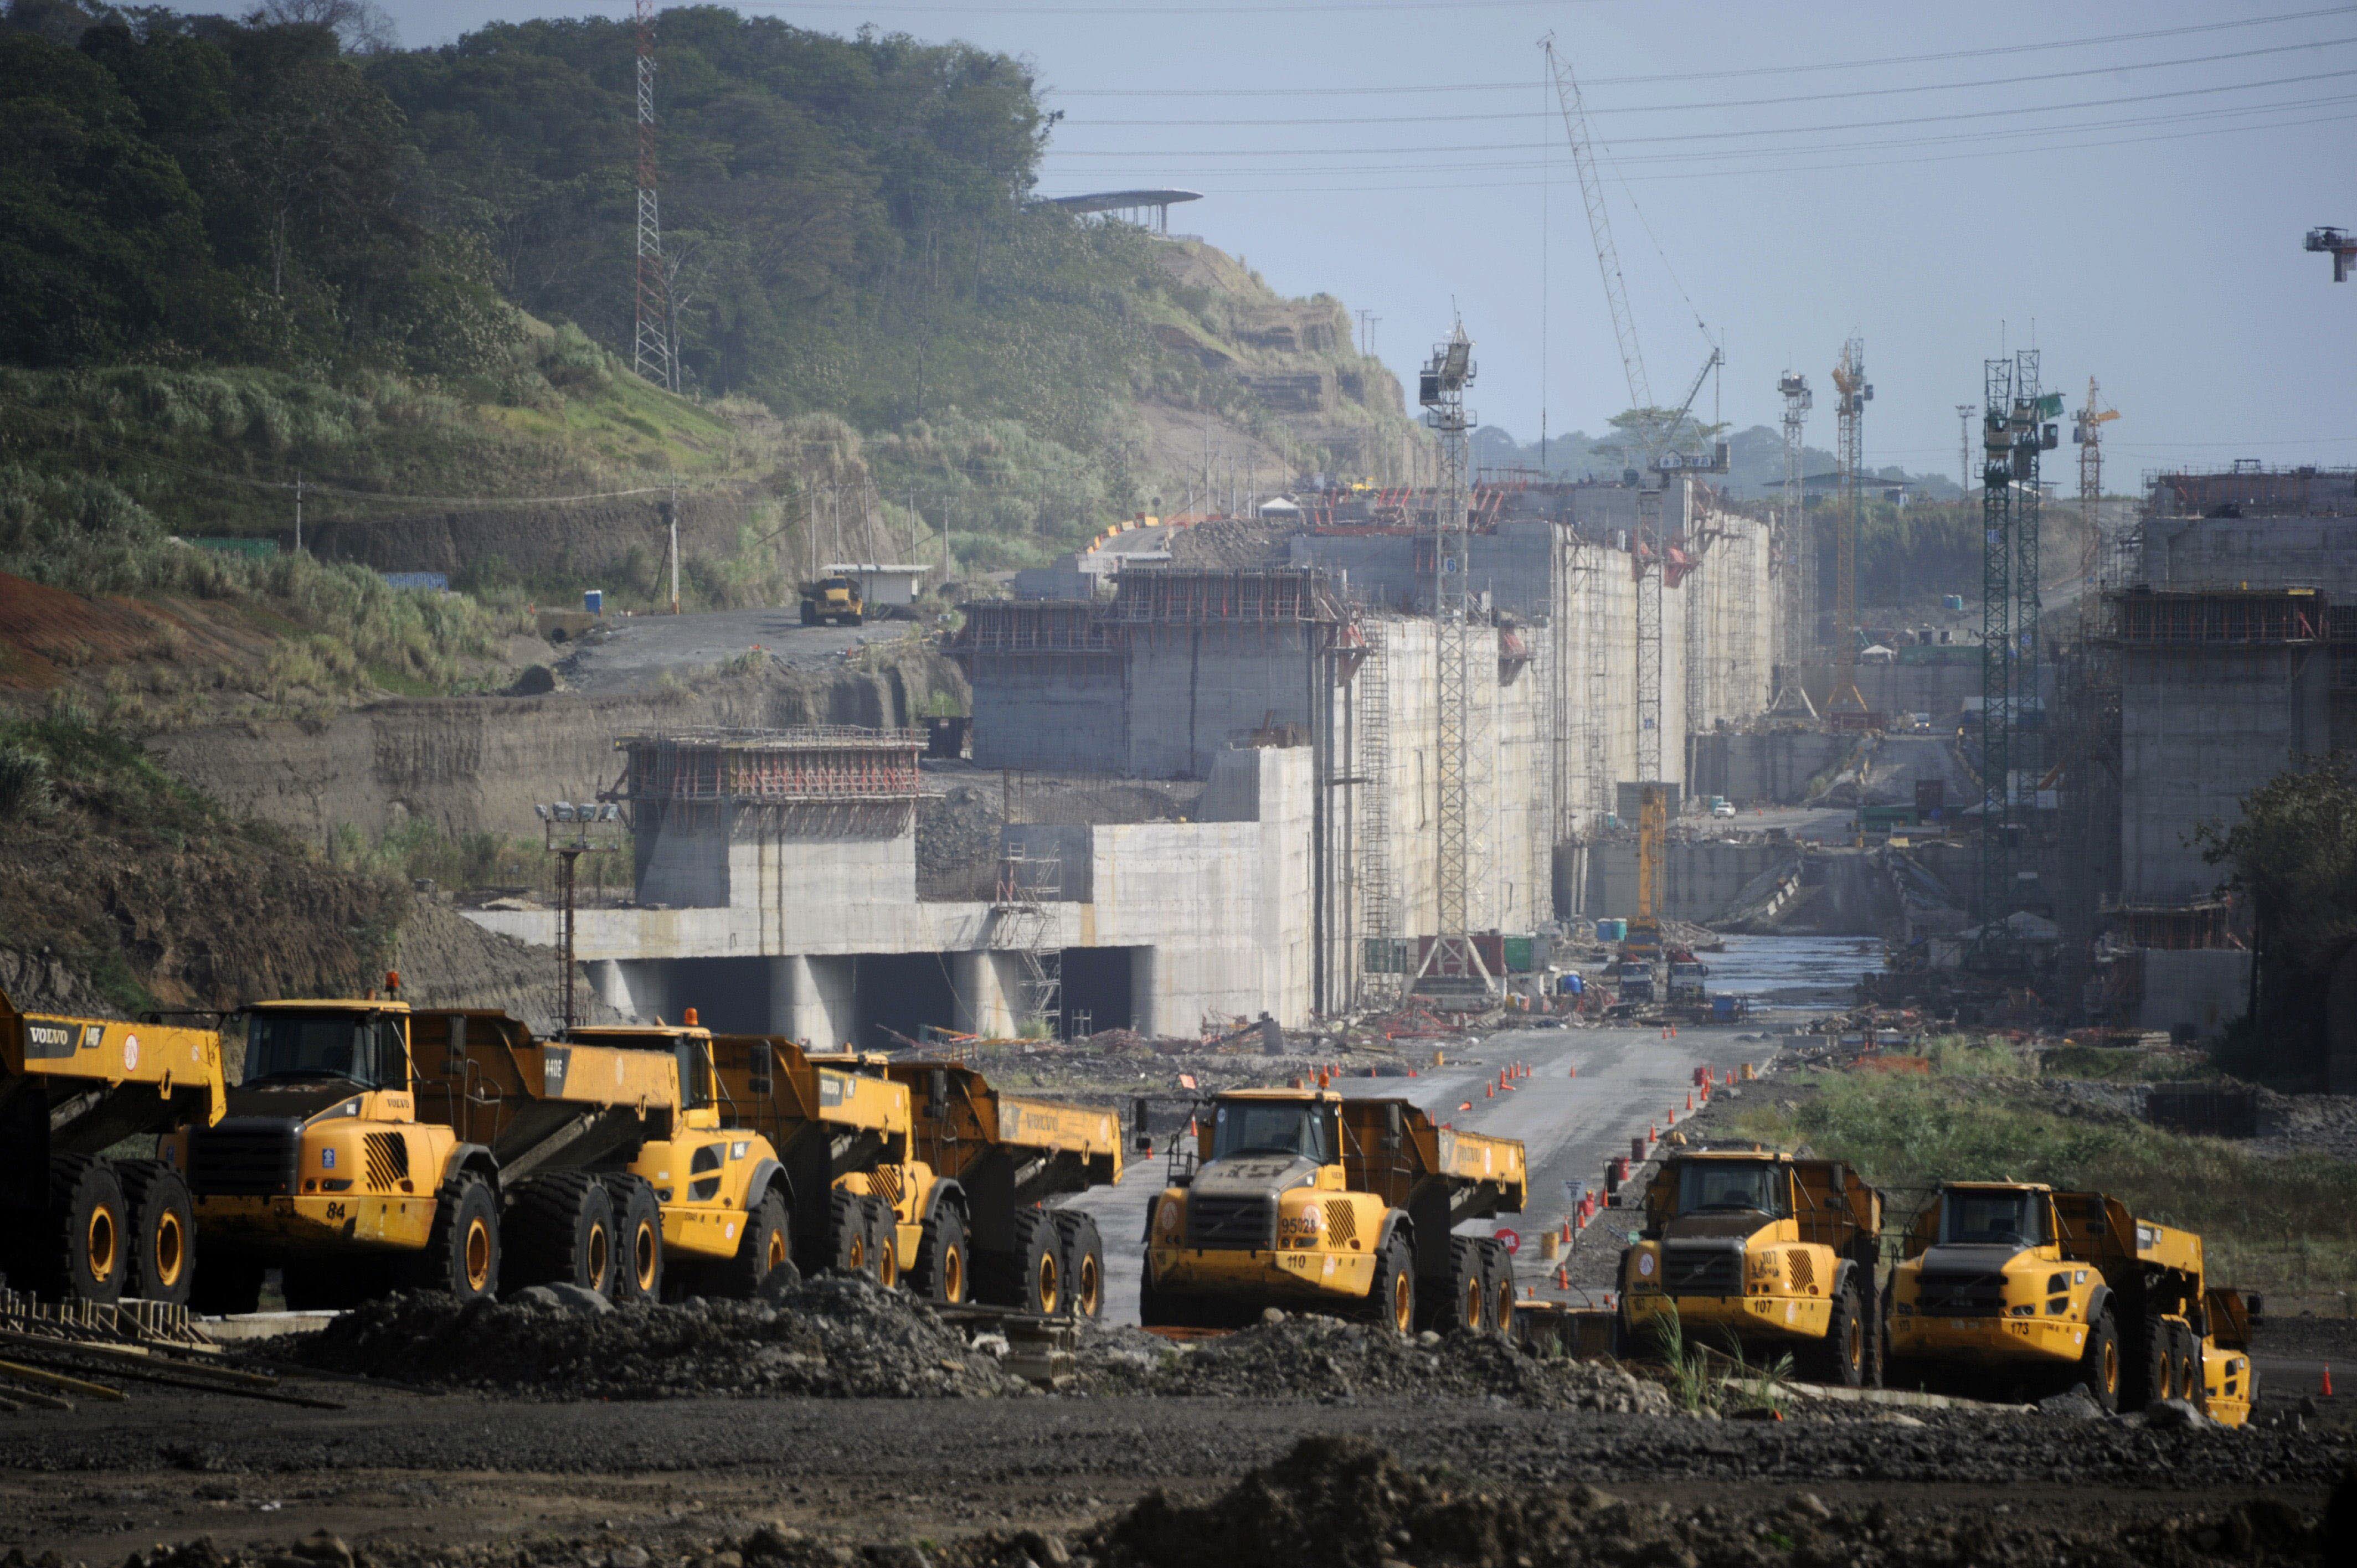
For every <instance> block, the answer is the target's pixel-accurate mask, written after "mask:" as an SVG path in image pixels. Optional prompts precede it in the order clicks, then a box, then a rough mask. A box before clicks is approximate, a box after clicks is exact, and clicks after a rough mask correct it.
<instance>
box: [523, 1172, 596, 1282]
mask: <svg viewBox="0 0 2357 1568" xmlns="http://www.w3.org/2000/svg"><path fill="white" fill-rule="evenodd" d="M508 1193H509V1196H508V1202H507V1214H506V1215H505V1217H504V1219H503V1221H502V1224H501V1229H502V1230H504V1231H505V1232H506V1234H507V1243H508V1248H507V1251H508V1256H507V1267H506V1269H505V1270H503V1271H502V1272H503V1273H505V1274H506V1275H507V1281H506V1283H507V1285H508V1287H509V1288H510V1289H511V1290H515V1289H522V1288H524V1287H526V1286H530V1285H579V1286H581V1287H582V1288H583V1289H584V1290H594V1291H596V1292H597V1293H598V1294H601V1295H604V1294H611V1292H612V1291H613V1288H614V1273H615V1266H614V1265H615V1253H616V1251H617V1248H616V1247H615V1245H614V1200H613V1198H612V1197H609V1196H608V1194H607V1191H606V1184H605V1183H604V1182H602V1181H599V1180H598V1179H597V1177H596V1176H592V1175H591V1174H590V1173H589V1172H587V1171H558V1172H556V1173H555V1174H554V1175H553V1176H533V1177H530V1178H528V1179H526V1180H523V1181H520V1182H518V1183H516V1184H515V1185H514V1186H513V1187H511V1188H509V1189H508Z"/></svg>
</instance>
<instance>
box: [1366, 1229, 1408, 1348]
mask: <svg viewBox="0 0 2357 1568" xmlns="http://www.w3.org/2000/svg"><path fill="white" fill-rule="evenodd" d="M1367 1311H1368V1315H1369V1316H1371V1317H1372V1318H1373V1320H1374V1323H1375V1326H1377V1327H1379V1328H1383V1329H1386V1330H1388V1331H1390V1332H1391V1333H1392V1334H1394V1335H1395V1336H1397V1337H1400V1338H1402V1339H1405V1338H1406V1337H1408V1336H1409V1335H1411V1334H1414V1333H1415V1323H1416V1290H1415V1250H1414V1249H1412V1248H1411V1247H1409V1246H1408V1244H1407V1238H1406V1237H1405V1236H1403V1235H1401V1234H1400V1233H1399V1232H1398V1231H1396V1230H1394V1231H1393V1232H1392V1237H1391V1240H1388V1241H1385V1242H1384V1243H1383V1251H1380V1252H1377V1253H1376V1254H1375V1283H1374V1288H1373V1289H1372V1290H1370V1291H1368V1292H1367Z"/></svg>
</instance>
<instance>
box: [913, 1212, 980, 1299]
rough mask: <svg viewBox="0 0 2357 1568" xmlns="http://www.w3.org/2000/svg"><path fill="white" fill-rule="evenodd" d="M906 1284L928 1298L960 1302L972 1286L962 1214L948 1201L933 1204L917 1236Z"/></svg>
mask: <svg viewBox="0 0 2357 1568" xmlns="http://www.w3.org/2000/svg"><path fill="white" fill-rule="evenodd" d="M909 1289H910V1290H913V1291H915V1292H916V1293H917V1294H919V1295H920V1296H923V1297H924V1298H925V1299H926V1300H928V1301H938V1302H942V1303H944V1304H946V1305H950V1306H959V1305H963V1304H964V1302H965V1300H966V1297H967V1295H968V1294H970V1293H971V1292H972V1291H973V1289H974V1279H973V1275H972V1273H971V1272H970V1270H969V1267H968V1263H967V1259H966V1243H965V1218H964V1216H963V1215H961V1214H960V1213H958V1211H957V1210H956V1208H952V1206H951V1205H949V1204H947V1203H937V1204H935V1205H934V1206H933V1217H932V1218H931V1219H928V1220H926V1221H925V1230H924V1234H923V1235H922V1236H920V1237H919V1238H918V1240H917V1261H916V1262H915V1263H914V1264H913V1265H911V1266H910V1268H909Z"/></svg>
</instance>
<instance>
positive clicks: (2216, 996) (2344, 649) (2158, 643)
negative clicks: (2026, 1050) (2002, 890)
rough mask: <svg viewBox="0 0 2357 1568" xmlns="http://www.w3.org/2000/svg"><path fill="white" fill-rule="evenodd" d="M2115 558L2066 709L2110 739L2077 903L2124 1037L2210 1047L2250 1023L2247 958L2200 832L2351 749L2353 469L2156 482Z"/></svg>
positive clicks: (2356, 475)
mask: <svg viewBox="0 0 2357 1568" xmlns="http://www.w3.org/2000/svg"><path fill="white" fill-rule="evenodd" d="M2116 554H2117V557H2118V559H2119V560H2120V562H2121V567H2120V570H2119V572H2118V574H2117V580H2116V581H2115V582H2114V583H2113V584H2111V585H2109V586H2110V592H2109V593H2108V594H2107V596H2106V603H2105V606H2104V618H2103V622H2102V625H2101V628H2100V632H2099V639H2100V640H2099V643H2098V646H2097V648H2096V649H2095V650H2090V652H2089V656H2088V657H2087V658H2086V659H2085V660H2083V665H2082V669H2081V671H2080V675H2081V681H2082V684H2083V686H2092V687H2093V691H2092V692H2085V691H2083V692H2081V693H2077V696H2078V700H2079V703H2080V707H2079V709H2078V711H2079V712H2080V713H2081V714H2083V715H2085V716H2086V722H2089V723H2091V724H2093V725H2095V726H2097V727H2098V728H2099V729H2104V730H2110V731H2112V732H2113V733H2112V734H2111V735H2110V736H2101V737H2099V744H2098V745H2097V746H2094V747H2093V755H2092V757H2091V760H2090V762H2089V764H2088V766H2087V767H2086V768H2085V769H2084V774H2083V777H2082V778H2081V779H2079V780H2078V781H2077V787H2078V788H2079V789H2081V790H2083V791H2084V792H2085V796H2086V798H2087V799H2088V801H2089V804H2090V806H2091V810H2090V811H2089V813H2088V820H2090V821H2093V822H2096V823H2098V824H2100V823H2101V822H2103V821H2104V819H2105V818H2107V817H2109V816H2110V815H2111V814H2112V812H2113V811H2116V822H2117V830H2116V831H2117V841H2116V842H2117V846H2118V847H2117V855H2116V859H2115V860H2113V859H2112V858H2111V857H2109V856H2105V855H2100V854H2097V855H2091V856H2090V857H2089V858H2090V860H2091V861H2092V862H2093V865H2094V867H2095V869H2094V871H2093V873H2092V874H2090V875H2083V876H2082V877H2081V878H2079V883H2080V886H2078V887H2077V888H2076V889H2075V890H2074V897H2076V898H2077V899H2078V900H2079V901H2080V902H2081V903H2082V904H2086V903H2093V904H2095V905H2097V906H2098V907H2099V909H2100V911H2101V912H2103V920H2104V923H2106V924H2108V926H2109V928H2110V935H2109V937H2108V938H2106V943H2107V946H2108V948H2109V949H2110V950H2111V952H2112V954H2113V955H2114V956H2115V959H2116V960H2117V961H2116V962H2115V964H2113V965H2112V969H2113V973H2114V975H2115V979H2114V980H2113V983H2112V984H2111V986H2110V991H2111V996H2110V998H2109V1005H2110V1006H2111V1008H2112V1010H2113V1011H2114V1012H2115V1013H2116V1014H2119V1015H2122V1016H2123V1021H2132V1022H2134V1023H2136V1024H2138V1025H2140V1026H2144V1027H2148V1028H2174V1029H2179V1030H2191V1031H2193V1032H2195V1033H2212V1032H2214V1031H2215V1030H2216V1029H2217V1028H2219V1027H2221V1026H2223V1025H2224V1024H2225V1023H2227V1022H2230V1021H2231V1020H2232V1019H2233V1018H2234V1017H2236V1016H2239V1015H2240V1014H2241V1013H2242V1012H2243V1010H2244V1004H2245V1003H2246V1000H2247V997H2248V993H2249V983H2250V955H2249V953H2248V951H2247V950H2245V949H2244V946H2243V940H2242V938H2241V937H2240V936H2238V935H2237V932H2236V925H2235V921H2234V920H2233V918H2230V916H2229V914H2228V912H2227V911H2225V910H2224V909H2223V908H2222V906H2221V904H2220V902H2219V895H2218V891H2217V890H2218V886H2219V883H2220V880H2221V875H2222V873H2221V871H2220V869H2219V868H2218V867H2216V866H2214V865H2210V864H2208V863H2207V862H2205V861H2204V860H2203V859H2202V856H2201V848H2200V846H2199V845H2198V844H2196V843H2194V842H2193V834H2194V830H2195V829H2196V828H2197V827H2200V826H2201V825H2203V824H2207V823H2219V824H2231V823H2232V822H2233V821H2234V820H2235V819H2236V818H2237V817H2238V816H2239V815H2240V813H2241V809H2242V801H2243V799H2244V797H2245V796H2247V795H2249V794H2250V793H2251V792H2252V791H2254V790H2255V789H2258V788H2260V787H2261V786H2262V785H2264V784H2266V782H2267V781H2268V780H2270V779H2274V778H2276V776H2278V775H2279V774H2282V773H2284V772H2286V771H2287V770H2290V769H2292V768H2297V767H2298V766H2300V765H2301V764H2302V762H2303V760H2304V759H2308V758H2313V757H2321V756H2323V755H2324V754H2326V753H2328V752H2330V751H2332V750H2334V749H2341V748H2348V747H2350V746H2357V472H2352V471H2351V470H2346V469H2343V470H2319V469H2314V468H2301V469H2292V470H2269V469H2265V468H2261V467H2258V466H2256V465H2254V464H2238V465H2236V466H2235V467H2234V468H2233V469H2231V470H2229V471H2226V472H2222V473H2209V474H2201V473H2177V474H2164V475H2161V476H2159V477H2158V478H2157V479H2156V480H2155V481H2154V483H2153V485H2152V488H2151V491H2150V494H2149V497H2148V499H2147V505H2146V507H2145V510H2144V513H2143V515H2142V517H2141V518H2140V519H2139V521H2138V523H2137V525H2136V530H2135V532H2134V533H2133V534H2132V535H2130V536H2128V537H2127V538H2125V539H2123V540H2121V541H2118V542H2117V550H2116ZM2111 756H2115V757H2116V777H2115V778H2114V777H2112V776H2111V772H2110V770H2109V769H2108V768H2106V767H2104V763H2105V761H2107V760H2108V757H2111ZM2067 858H2068V857H2067V856H2066V859H2067Z"/></svg>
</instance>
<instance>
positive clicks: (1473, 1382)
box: [1078, 1315, 1672, 1415]
mask: <svg viewBox="0 0 2357 1568" xmlns="http://www.w3.org/2000/svg"><path fill="white" fill-rule="evenodd" d="M1078 1361H1079V1369H1080V1373H1081V1376H1082V1382H1083V1385H1084V1386H1085V1387H1087V1388H1088V1389H1089V1390H1090V1391H1092V1392H1096V1393H1109V1394H1192V1395H1213V1396H1224V1397H1231V1398H1235V1397H1243V1398H1263V1399H1326V1400H1335V1399H1350V1398H1354V1397H1357V1396H1359V1395H1362V1394H1363V1395H1397V1394H1413V1395H1423V1396H1428V1397H1439V1398H1451V1399H1481V1398H1485V1397H1494V1398H1497V1399H1501V1400H1503V1401H1505V1402H1508V1403H1511V1404H1514V1405H1518V1406H1521V1407H1523V1408H1525V1409H1530V1410H1592V1411H1609V1412H1618V1413H1621V1414H1631V1413H1634V1414H1645V1415H1666V1414H1668V1413H1670V1411H1671V1408H1672V1406H1671V1399H1670V1395H1669V1392H1668V1391H1667V1390H1665V1389H1663V1387H1662V1386H1661V1385H1660V1384H1659V1383H1654V1382H1649V1381H1646V1380H1644V1379H1641V1378H1639V1377H1636V1376H1633V1375H1632V1374H1631V1373H1629V1372H1626V1371H1623V1370H1621V1369H1620V1368H1618V1367H1615V1366H1612V1365H1610V1364H1609V1363H1606V1362H1601V1361H1567V1360H1544V1359H1540V1358H1538V1357H1535V1356H1533V1355H1531V1354H1529V1353H1528V1352H1526V1351H1523V1350H1520V1349H1517V1348H1513V1347H1512V1346H1510V1345H1507V1344H1505V1343H1504V1342H1502V1341H1501V1340H1496V1339H1487V1338H1474V1337H1466V1336H1446V1337H1444V1336H1442V1335H1437V1334H1429V1333H1427V1334H1421V1335H1418V1336H1417V1337H1415V1338H1414V1339H1401V1338H1398V1337H1395V1336H1394V1335H1391V1334H1388V1333H1385V1332H1383V1330H1381V1329H1379V1328H1377V1327H1375V1326H1372V1325H1371V1324H1363V1323H1346V1322H1342V1321H1340V1320H1339V1319H1336V1318H1331V1317H1302V1316H1289V1315H1287V1316H1278V1317H1275V1318H1273V1319H1271V1320H1269V1321H1265V1322H1262V1323H1258V1324H1255V1325H1254V1326H1252V1327H1250V1328H1246V1329H1243V1330H1242V1331H1241V1332H1239V1333H1235V1334H1230V1335H1226V1336H1223V1337H1220V1338H1216V1339H1197V1340H1184V1341H1179V1342H1175V1343H1174V1342H1172V1341H1170V1340H1167V1339H1163V1338H1160V1337H1157V1336H1155V1335H1151V1334H1147V1333H1146V1332H1144V1331H1143V1330H1141V1329H1135V1328H1103V1327H1100V1328H1092V1329H1090V1330H1088V1331H1087V1332H1086V1333H1084V1334H1083V1336H1082V1341H1081V1348H1080V1353H1079V1357H1078Z"/></svg>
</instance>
